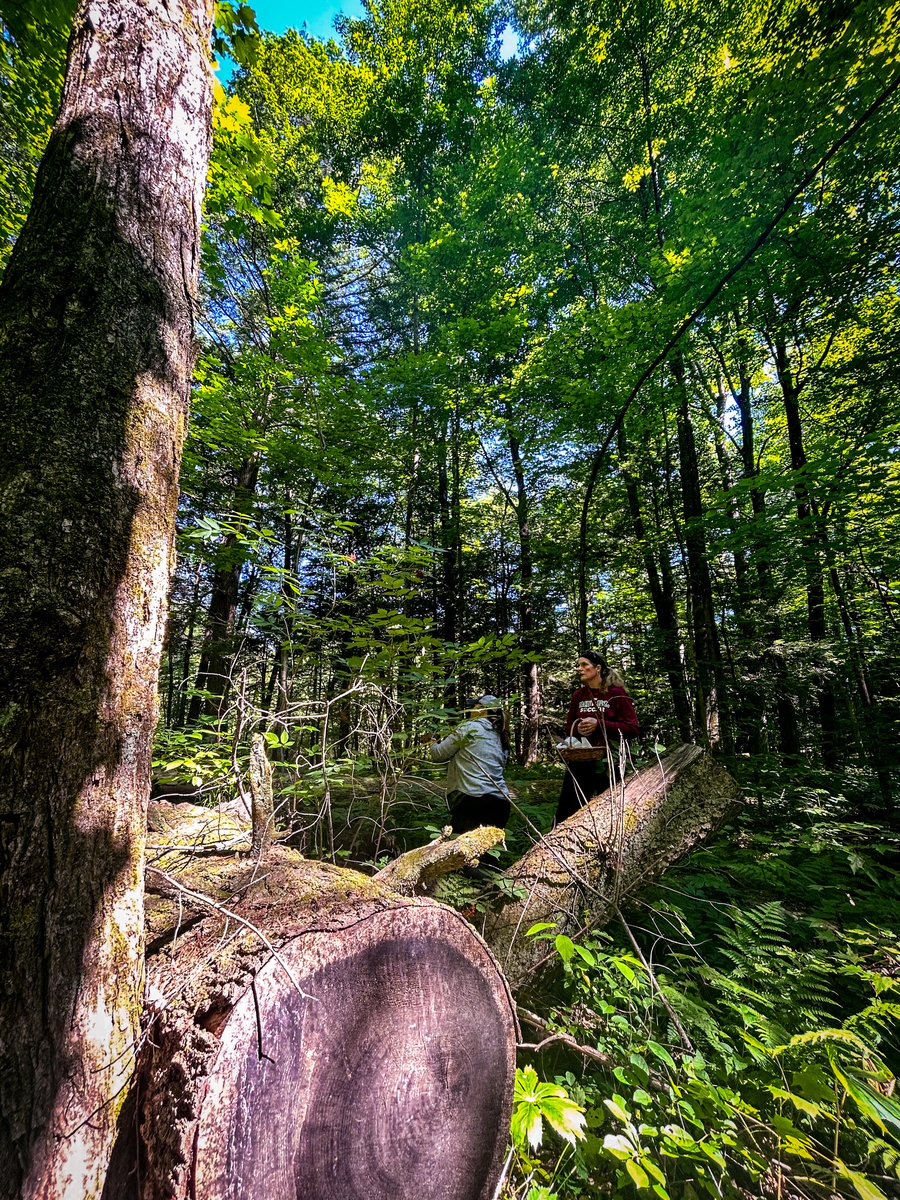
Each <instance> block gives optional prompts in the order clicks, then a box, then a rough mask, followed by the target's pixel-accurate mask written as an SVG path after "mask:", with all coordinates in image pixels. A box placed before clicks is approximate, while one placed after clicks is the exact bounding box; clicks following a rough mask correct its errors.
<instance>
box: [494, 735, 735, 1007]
mask: <svg viewBox="0 0 900 1200" xmlns="http://www.w3.org/2000/svg"><path fill="white" fill-rule="evenodd" d="M738 793H739V788H738V785H737V784H736V783H735V781H734V780H733V779H732V778H731V776H730V775H729V774H728V773H727V771H725V770H724V769H723V768H722V767H721V766H719V765H718V764H717V763H716V762H714V761H713V759H712V758H711V757H710V756H709V754H707V753H706V752H705V751H704V750H703V749H701V747H699V746H680V747H679V748H678V749H677V750H675V751H673V752H672V753H671V754H669V755H667V756H666V758H664V759H663V760H662V762H661V763H660V764H654V765H653V766H650V767H645V768H644V769H643V770H642V771H639V772H638V773H637V774H636V775H633V776H632V777H631V778H630V779H627V780H626V782H625V785H624V789H623V788H622V786H621V785H620V786H619V787H618V788H612V789H609V790H607V791H605V792H603V794H602V795H600V796H597V797H596V798H595V799H593V800H591V802H590V803H589V804H586V805H585V806H584V807H583V808H582V809H580V810H579V811H578V812H577V813H575V815H574V816H572V817H570V818H569V819H568V820H567V821H563V822H562V824H561V825H558V826H556V828H555V829H552V830H551V831H550V832H549V833H548V834H547V835H546V836H544V837H543V838H541V839H540V841H539V842H537V844H536V845H535V846H534V847H533V848H532V849H531V850H530V851H529V852H528V853H527V854H526V855H525V856H524V857H523V858H521V859H520V860H519V861H518V862H517V863H516V864H515V865H514V866H512V867H510V868H509V870H508V871H507V872H506V873H505V874H506V880H507V881H508V883H509V884H510V885H514V886H515V887H516V888H517V889H519V890H521V891H522V892H524V898H523V899H518V900H512V901H509V902H507V903H504V904H503V905H502V907H500V908H498V909H497V910H496V911H495V912H493V913H492V914H490V915H489V916H488V918H487V922H486V925H485V929H484V935H485V938H486V939H487V941H488V944H489V945H490V946H491V948H492V949H493V951H494V953H495V954H496V955H497V958H498V960H499V962H500V965H501V966H502V968H503V970H504V972H505V974H506V977H507V979H508V980H509V982H510V984H511V985H512V987H513V988H516V987H521V986H523V985H525V984H527V983H528V982H529V980H530V979H531V978H532V977H533V976H534V974H535V973H536V972H537V971H538V970H539V968H540V967H541V966H542V965H544V963H543V962H542V960H543V959H545V958H546V957H547V943H546V942H545V941H535V940H534V939H533V938H529V937H527V936H526V934H527V932H528V930H529V929H530V928H531V927H532V926H533V925H535V924H537V923H538V922H541V921H547V922H552V923H554V924H555V925H556V932H557V933H566V934H569V935H570V936H572V935H574V934H576V933H578V932H579V931H581V930H583V929H584V928H585V927H586V926H590V927H598V926H602V925H604V924H606V923H607V922H608V921H610V920H611V919H612V918H613V917H614V915H615V913H616V910H617V908H618V906H619V905H620V904H622V903H624V901H625V900H626V898H627V897H628V896H629V895H631V894H632V893H634V892H635V891H637V890H638V889H639V888H640V887H642V886H644V885H645V884H647V883H649V882H651V881H652V880H653V879H655V878H657V877H658V876H659V875H660V874H662V872H663V871H665V870H666V868H667V867H669V866H671V865H672V863H674V862H676V861H677V860H678V859H679V858H681V857H682V856H683V855H684V854H686V853H687V852H688V851H689V850H690V849H692V847H694V846H695V845H696V844H697V843H698V842H700V841H702V840H703V838H705V837H707V836H709V834H711V833H712V832H713V831H714V830H715V829H717V828H718V827H719V826H720V825H721V824H722V823H723V822H724V821H725V820H726V819H727V818H728V816H730V815H731V814H732V813H733V812H734V811H735V807H736V805H737V800H738ZM551 959H552V956H551Z"/></svg>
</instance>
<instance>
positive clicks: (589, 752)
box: [556, 746, 606, 762]
mask: <svg viewBox="0 0 900 1200" xmlns="http://www.w3.org/2000/svg"><path fill="white" fill-rule="evenodd" d="M556 752H557V754H558V755H559V756H560V758H562V759H565V761H566V762H590V761H591V759H595V758H606V747H605V746H591V747H590V749H588V747H587V746H567V747H566V748H565V749H564V750H559V749H557V751H556Z"/></svg>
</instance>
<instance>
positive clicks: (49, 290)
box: [0, 0, 212, 1200]
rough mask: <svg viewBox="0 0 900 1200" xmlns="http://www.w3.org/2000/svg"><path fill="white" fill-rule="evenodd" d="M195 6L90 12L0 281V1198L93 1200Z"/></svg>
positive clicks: (124, 1069)
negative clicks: (0, 704) (1, 449)
mask: <svg viewBox="0 0 900 1200" xmlns="http://www.w3.org/2000/svg"><path fill="white" fill-rule="evenodd" d="M211 15H212V5H211V4H209V5H207V3H206V0H181V2H179V0H170V3H169V4H168V5H167V6H164V5H156V4H154V5H150V4H145V3H140V2H138V0H91V3H90V4H88V3H86V2H85V3H83V4H82V5H81V7H80V9H79V12H78V15H77V17H76V19H75V26H74V34H73V40H72V42H71V45H70V51H69V64H68V71H67V77H66V84H65V89H64V93H63V98H62V103H61V108H60V113H59V117H58V119H57V122H56V125H55V127H54V130H53V133H52V135H51V138H50V142H49V145H48V147H47V151H46V153H45V155H44V159H43V162H42V164H41V167H40V171H39V173H38V178H37V184H36V188H35V196H34V202H33V204H32V208H31V212H30V214H29V218H28V221H27V223H26V225H25V228H24V229H23V231H22V234H21V236H20V238H19V240H18V243H17V244H16V247H15V249H14V251H13V254H12V257H11V260H10V263H9V266H8V268H7V271H6V275H5V278H4V280H3V284H2V287H0V404H2V407H3V429H4V435H5V437H6V451H7V453H6V454H5V455H4V456H3V472H4V478H3V480H2V488H0V494H2V496H3V514H2V522H0V527H2V529H3V537H4V544H3V546H2V556H3V564H4V571H3V576H2V584H0V588H2V594H0V612H2V619H0V631H2V633H0V637H2V642H3V644H2V648H0V649H2V654H0V659H2V662H3V667H2V668H0V669H2V671H3V673H4V676H5V677H4V678H2V680H0V694H2V696H3V697H4V712H3V714H2V722H0V728H2V740H3V747H2V748H3V751H4V753H3V754H2V756H0V761H2V766H0V821H2V828H3V843H4V845H3V849H4V854H3V858H2V863H0V914H2V915H0V922H2V929H0V937H2V940H0V946H2V951H0V1027H2V1030H3V1036H4V1049H3V1056H4V1063H3V1071H2V1075H0V1193H2V1194H3V1195H4V1196H8V1197H12V1196H21V1197H23V1198H25V1200H36V1198H38V1197H40V1198H41V1200H50V1198H51V1197H54V1198H56V1197H70V1196H71V1197H77V1198H78V1200H84V1198H91V1197H97V1196H99V1194H100V1190H101V1187H102V1184H103V1178H104V1175H105V1171H106V1165H107V1159H108V1154H109V1148H110V1145H111V1139H112V1135H113V1131H114V1126H115V1121H116V1116H117V1111H118V1108H119V1105H120V1103H121V1093H122V1089H123V1085H124V1082H125V1081H126V1080H127V1078H128V1075H129V1072H130V1070H131V1067H132V1064H133V1055H134V1041H135V1038H136V1036H137V1033H138V1025H137V1019H138V1013H139V1009H140V997H141V983H142V969H143V963H142V955H143V932H142V929H143V920H142V900H143V891H142V877H143V844H144V835H143V826H144V819H145V812H146V801H147V795H148V791H149V782H150V743H151V737H152V734H153V728H154V725H155V722H156V715H157V698H156V685H157V676H158V671H159V661H160V649H161V645H162V638H163V629H164V623H165V604H166V597H167V594H168V587H169V578H170V574H171V567H172V561H173V531H174V520H175V507H176V503H177V497H178V469H179V464H180V459H181V448H182V441H183V436H184V428H185V421H186V416H187V405H188V395H189V386H190V378H191V373H192V369H193V362H194V341H193V315H194V298H195V295H196V286H197V271H198V264H199V251H200V217H201V212H200V210H201V202H202V196H203V188H204V184H205V180H206V168H207V162H208V157H209V129H210V104H211V87H210V84H211V75H210V69H209V61H208V49H207V44H208V40H209V33H210V19H211Z"/></svg>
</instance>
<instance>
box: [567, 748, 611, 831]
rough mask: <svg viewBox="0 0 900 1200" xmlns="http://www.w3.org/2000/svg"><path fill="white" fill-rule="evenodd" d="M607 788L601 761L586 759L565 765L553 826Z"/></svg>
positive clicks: (606, 777) (607, 776) (605, 773)
mask: <svg viewBox="0 0 900 1200" xmlns="http://www.w3.org/2000/svg"><path fill="white" fill-rule="evenodd" d="M576 784H577V785H578V786H577V787H576V786H575V785H576ZM608 787H609V772H608V771H607V769H606V767H605V765H603V762H602V760H601V759H596V758H588V759H585V760H584V761H583V762H571V763H566V774H565V778H564V779H563V785H562V791H561V792H560V794H559V804H557V806H556V816H555V817H554V818H553V824H554V825H559V823H560V822H561V821H565V819H566V817H571V816H572V814H573V813H577V812H578V810H579V808H581V807H582V805H584V804H586V803H587V802H588V800H592V799H593V798H594V796H599V794H600V793H601V792H605V791H606V789H607V788H608ZM579 789H580V791H579Z"/></svg>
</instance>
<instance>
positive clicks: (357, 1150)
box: [104, 804, 517, 1200]
mask: <svg viewBox="0 0 900 1200" xmlns="http://www.w3.org/2000/svg"><path fill="white" fill-rule="evenodd" d="M148 842H149V844H150V847H151V850H150V855H149V860H150V861H149V865H148V869H147V890H148V896H147V915H148V930H147V941H148V949H149V951H150V954H149V957H148V963H147V983H148V997H149V1001H148V1008H147V1014H148V1020H147V1023H146V1027H145V1030H144V1039H143V1045H142V1046H141V1048H140V1054H139V1067H138V1072H137V1075H136V1078H135V1081H134V1086H133V1088H132V1092H131V1095H130V1097H129V1103H128V1104H127V1105H126V1106H125V1109H124V1110H123V1116H122V1120H121V1122H120V1136H119V1140H118V1142H117V1145H116V1152H115V1154H114V1156H113V1162H112V1164H111V1168H110V1172H109V1176H108V1179H107V1186H106V1190H105V1192H104V1197H105V1200H163V1198H165V1200H175V1198H177V1200H181V1198H187V1197H202V1198H203V1200H238V1198H241V1200H243V1198H248V1197H265V1200H282V1198H283V1200H288V1198H289V1200H296V1197H300V1196H302V1197H303V1200H334V1198H336V1197H341V1200H355V1198H357V1197H365V1200H382V1198H383V1200H419V1198H420V1197H422V1196H428V1197H429V1198H430V1200H489V1198H490V1197H491V1196H492V1194H493V1189H494V1186H495V1184H496V1181H497V1178H498V1176H499V1172H500V1169H501V1165H502V1156H503V1152H504V1150H505V1145H506V1137H507V1132H508V1125H509V1117H510V1110H511V1101H512V1082H513V1075H514V1070H515V1044H516V1036H517V1030H516V1023H515V1018H514V1010H513V1005H512V1001H511V999H510V996H509V992H508V989H507V986H506V983H505V980H504V979H503V976H502V974H501V972H500V971H499V969H498V967H497V964H496V962H495V961H494V959H493V957H492V955H491V953H490V951H489V950H488V948H487V946H486V945H485V944H484V942H483V941H482V940H481V938H480V937H479V936H478V934H477V933H475V931H474V930H473V929H472V928H471V927H470V926H469V925H468V924H467V923H466V922H465V921H464V920H463V919H462V918H461V917H460V916H459V915H458V914H457V913H456V912H454V911H453V910H452V909H448V908H445V907H443V906H441V905H438V904H436V903H434V902H433V901H430V900H427V899H418V898H413V897H409V896H400V895H398V894H396V893H394V892H392V891H390V890H389V889H388V888H386V887H385V886H384V885H383V884H382V883H379V882H378V881H376V880H373V879H371V878H368V877H366V876H363V875H360V874H357V873H356V872H353V871H347V870H343V869H341V868H338V867H335V866H332V865H331V864H329V863H321V862H315V861H311V860H306V859H303V858H302V856H301V855H300V854H298V853H297V852H296V851H293V850H290V849H287V848H285V847H281V846H271V847H269V848H268V850H266V851H265V852H264V853H263V854H261V855H253V854H249V853H245V854H243V855H240V856H236V855H235V854H234V851H235V850H236V849H238V850H241V849H244V850H247V851H249V846H250V829H249V826H248V825H247V824H246V822H242V821H240V820H236V819H234V818H232V817H228V816H225V815H222V814H217V813H215V812H210V811H209V810H204V809H198V808H197V807H196V806H194V805H185V804H180V805H165V804H157V805H151V819H150V828H149V832H148ZM473 1064H476V1065H477V1069H473Z"/></svg>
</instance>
